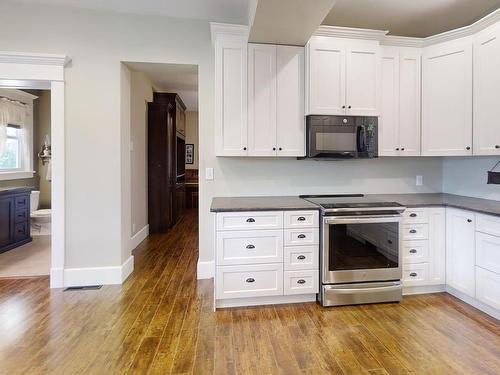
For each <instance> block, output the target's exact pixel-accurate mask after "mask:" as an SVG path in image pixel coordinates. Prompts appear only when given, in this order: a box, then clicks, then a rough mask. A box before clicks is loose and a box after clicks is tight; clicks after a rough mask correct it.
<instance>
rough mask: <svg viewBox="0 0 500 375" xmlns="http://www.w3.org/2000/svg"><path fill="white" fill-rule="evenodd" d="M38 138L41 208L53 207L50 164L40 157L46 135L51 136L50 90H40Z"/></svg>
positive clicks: (34, 145)
mask: <svg viewBox="0 0 500 375" xmlns="http://www.w3.org/2000/svg"><path fill="white" fill-rule="evenodd" d="M35 134H36V138H35V139H34V142H33V148H34V150H35V151H34V152H35V156H36V160H35V163H37V164H38V176H37V179H38V186H39V189H40V208H50V207H51V182H50V181H47V178H46V177H47V168H48V165H47V164H46V165H43V164H42V161H41V160H40V159H39V158H38V152H40V150H41V149H42V145H43V144H44V142H45V135H48V136H49V137H50V135H51V133H50V91H46V90H44V91H40V95H39V97H38V124H37V129H36V133H35Z"/></svg>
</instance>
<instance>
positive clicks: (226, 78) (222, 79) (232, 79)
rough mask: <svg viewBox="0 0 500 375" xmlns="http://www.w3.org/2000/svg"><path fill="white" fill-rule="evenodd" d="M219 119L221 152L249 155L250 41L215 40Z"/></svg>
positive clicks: (217, 145)
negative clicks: (248, 42)
mask: <svg viewBox="0 0 500 375" xmlns="http://www.w3.org/2000/svg"><path fill="white" fill-rule="evenodd" d="M215 122H216V129H217V130H216V145H215V151H216V155H217V156H244V155H247V43H246V40H245V39H242V40H241V41H227V40H218V41H217V42H216V44H215Z"/></svg>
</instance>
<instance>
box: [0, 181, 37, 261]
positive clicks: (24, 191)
mask: <svg viewBox="0 0 500 375" xmlns="http://www.w3.org/2000/svg"><path fill="white" fill-rule="evenodd" d="M30 193H31V189H30V188H11V189H0V253H3V252H5V251H7V250H11V249H14V248H16V247H18V246H21V245H24V244H25V243H28V242H30V241H31V230H30V229H31V223H30Z"/></svg>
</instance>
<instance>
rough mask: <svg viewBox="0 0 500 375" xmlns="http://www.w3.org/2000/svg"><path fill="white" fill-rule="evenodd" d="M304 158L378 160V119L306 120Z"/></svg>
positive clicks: (362, 117)
mask: <svg viewBox="0 0 500 375" xmlns="http://www.w3.org/2000/svg"><path fill="white" fill-rule="evenodd" d="M306 128H307V132H306V134H307V135H306V145H307V146H306V147H307V153H306V157H307V158H314V159H356V158H367V159H368V158H376V157H378V118H377V117H368V116H318V115H312V116H307V118H306Z"/></svg>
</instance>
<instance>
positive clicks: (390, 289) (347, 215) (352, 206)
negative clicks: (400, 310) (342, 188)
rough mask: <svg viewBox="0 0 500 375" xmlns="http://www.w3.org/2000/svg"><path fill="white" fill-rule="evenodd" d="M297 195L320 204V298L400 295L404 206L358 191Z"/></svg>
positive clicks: (337, 300)
mask: <svg viewBox="0 0 500 375" xmlns="http://www.w3.org/2000/svg"><path fill="white" fill-rule="evenodd" d="M301 198H304V199H306V200H308V201H310V202H313V203H316V204H318V205H319V206H321V208H322V235H321V238H322V240H321V256H320V272H321V282H322V286H321V289H320V301H321V304H322V305H323V306H338V305H352V304H361V303H377V302H393V301H400V300H401V298H402V286H401V276H402V270H401V221H402V215H401V213H402V212H403V211H404V210H405V207H403V206H401V205H400V204H399V203H395V202H383V201H377V200H374V199H373V198H370V197H365V196H363V195H326V196H321V195H320V196H318V195H316V196H301Z"/></svg>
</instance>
